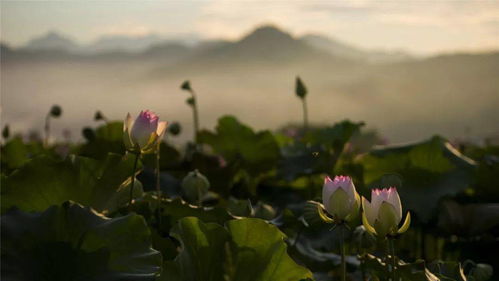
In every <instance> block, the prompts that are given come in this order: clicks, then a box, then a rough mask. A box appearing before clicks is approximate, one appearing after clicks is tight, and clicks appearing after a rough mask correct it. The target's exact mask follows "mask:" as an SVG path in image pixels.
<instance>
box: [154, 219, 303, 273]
mask: <svg viewBox="0 0 499 281" xmlns="http://www.w3.org/2000/svg"><path fill="white" fill-rule="evenodd" d="M172 232H173V235H174V236H175V237H176V238H178V239H179V240H181V241H182V252H181V253H180V254H179V255H178V256H177V258H176V259H175V261H173V262H166V263H165V266H164V270H163V273H162V276H161V280H168V281H201V280H208V281H209V280H214V281H215V280H224V279H225V280H238V281H294V280H301V279H306V278H312V273H311V272H310V271H309V270H308V269H306V268H304V267H302V266H300V265H298V264H296V263H295V262H294V261H293V260H292V259H291V258H290V257H289V256H288V254H287V246H286V243H285V242H284V241H283V239H284V238H285V235H284V234H283V233H282V232H280V231H279V229H278V228H277V227H275V226H273V225H271V224H268V223H267V222H265V221H264V220H261V219H253V218H251V219H249V218H248V219H239V220H230V221H228V222H227V223H226V228H224V227H222V226H220V225H217V224H214V223H203V222H202V221H200V220H199V219H197V218H194V217H188V218H183V219H181V220H180V221H179V222H178V226H177V227H176V228H174V230H173V231H172ZM222 277H224V278H222Z"/></svg>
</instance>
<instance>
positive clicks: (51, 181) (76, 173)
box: [1, 154, 142, 212]
mask: <svg viewBox="0 0 499 281" xmlns="http://www.w3.org/2000/svg"><path fill="white" fill-rule="evenodd" d="M132 158H133V157H128V156H121V155H117V154H108V156H107V157H106V158H105V159H102V160H95V159H91V158H86V157H81V156H74V155H72V156H69V157H68V158H67V159H65V160H55V159H53V158H50V157H47V156H40V157H35V158H33V159H31V160H30V161H29V162H28V163H26V165H24V166H23V167H21V168H20V169H18V170H16V171H15V172H13V173H12V174H11V175H9V176H8V177H6V178H5V179H4V180H3V181H2V187H1V188H2V189H1V195H2V198H1V201H2V212H5V210H7V209H9V208H11V207H14V206H15V207H17V208H19V209H21V210H23V211H43V210H45V209H47V208H48V207H50V206H52V205H59V204H61V203H63V202H65V201H68V200H72V201H75V202H77V203H80V204H83V205H85V206H89V207H92V208H94V209H96V210H97V211H99V212H108V211H109V212H111V211H113V210H116V209H117V208H118V207H119V206H121V205H124V204H126V203H127V202H128V200H129V196H130V195H129V190H130V189H129V188H130V174H131V171H132V167H133V160H134V159H132ZM135 185H136V186H135V189H134V191H135V193H134V194H135V197H138V196H140V195H141V194H142V191H141V190H142V186H141V184H140V182H139V181H135Z"/></svg>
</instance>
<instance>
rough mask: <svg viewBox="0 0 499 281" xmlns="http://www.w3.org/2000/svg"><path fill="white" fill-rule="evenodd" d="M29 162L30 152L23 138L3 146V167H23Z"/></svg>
mask: <svg viewBox="0 0 499 281" xmlns="http://www.w3.org/2000/svg"><path fill="white" fill-rule="evenodd" d="M28 160H29V150H28V148H27V147H26V145H25V144H24V143H23V141H22V139H21V138H13V139H12V140H9V141H8V142H7V143H6V144H5V145H3V146H2V166H7V167H9V168H10V169H15V168H19V167H21V166H22V165H23V164H24V163H26V162H27V161H28Z"/></svg>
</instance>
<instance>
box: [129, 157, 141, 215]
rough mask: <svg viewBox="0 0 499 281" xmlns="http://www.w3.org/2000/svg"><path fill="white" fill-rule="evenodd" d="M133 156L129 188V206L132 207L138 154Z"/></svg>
mask: <svg viewBox="0 0 499 281" xmlns="http://www.w3.org/2000/svg"><path fill="white" fill-rule="evenodd" d="M134 154H135V161H134V162H133V170H132V186H130V202H129V206H131V205H132V201H133V188H134V187H135V172H136V171H137V163H138V162H139V158H140V153H134Z"/></svg>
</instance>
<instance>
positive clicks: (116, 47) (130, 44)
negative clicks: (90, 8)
mask: <svg viewBox="0 0 499 281" xmlns="http://www.w3.org/2000/svg"><path fill="white" fill-rule="evenodd" d="M198 42H199V36H198V35H197V34H191V33H188V34H180V35H175V36H170V37H168V38H164V37H162V36H159V35H157V34H147V35H142V36H129V35H104V36H102V37H100V38H99V39H97V40H96V41H95V42H94V43H92V44H90V45H89V46H86V47H85V50H86V51H87V52H89V53H92V52H93V53H96V52H110V51H125V52H134V53H140V52H148V49H151V48H155V49H157V47H158V46H166V45H169V44H171V45H177V46H178V45H185V46H193V45H196V44H197V43H198Z"/></svg>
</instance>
